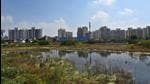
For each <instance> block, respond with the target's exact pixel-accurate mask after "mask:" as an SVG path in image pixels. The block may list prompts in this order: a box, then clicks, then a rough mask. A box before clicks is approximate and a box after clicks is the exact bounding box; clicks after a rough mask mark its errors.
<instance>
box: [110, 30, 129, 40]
mask: <svg viewBox="0 0 150 84" xmlns="http://www.w3.org/2000/svg"><path fill="white" fill-rule="evenodd" d="M125 35H126V34H125V30H121V29H120V28H117V29H116V30H111V40H112V41H115V42H123V41H124V40H125Z"/></svg>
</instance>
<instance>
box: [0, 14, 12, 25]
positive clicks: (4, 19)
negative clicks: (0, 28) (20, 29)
mask: <svg viewBox="0 0 150 84" xmlns="http://www.w3.org/2000/svg"><path fill="white" fill-rule="evenodd" d="M10 23H13V17H12V16H1V24H2V25H3V24H10Z"/></svg>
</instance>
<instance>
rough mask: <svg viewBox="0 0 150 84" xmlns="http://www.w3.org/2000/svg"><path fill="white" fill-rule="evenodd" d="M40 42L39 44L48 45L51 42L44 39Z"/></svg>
mask: <svg viewBox="0 0 150 84" xmlns="http://www.w3.org/2000/svg"><path fill="white" fill-rule="evenodd" d="M38 44H39V45H48V44H49V42H48V41H44V40H42V41H38Z"/></svg>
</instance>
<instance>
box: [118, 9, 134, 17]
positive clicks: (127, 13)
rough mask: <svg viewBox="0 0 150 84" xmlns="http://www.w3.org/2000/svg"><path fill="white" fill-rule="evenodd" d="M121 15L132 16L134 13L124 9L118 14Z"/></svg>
mask: <svg viewBox="0 0 150 84" xmlns="http://www.w3.org/2000/svg"><path fill="white" fill-rule="evenodd" d="M119 13H120V14H121V15H132V14H133V13H134V11H133V10H132V9H129V8H124V9H123V11H121V12H119Z"/></svg>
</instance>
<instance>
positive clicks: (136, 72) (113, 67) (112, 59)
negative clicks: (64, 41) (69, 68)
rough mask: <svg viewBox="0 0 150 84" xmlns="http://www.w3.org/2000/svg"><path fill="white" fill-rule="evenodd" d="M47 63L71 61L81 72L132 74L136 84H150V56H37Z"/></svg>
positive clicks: (53, 52)
mask: <svg viewBox="0 0 150 84" xmlns="http://www.w3.org/2000/svg"><path fill="white" fill-rule="evenodd" d="M36 57H37V58H38V59H41V60H42V61H46V60H48V59H49V58H62V59H67V60H69V61H71V62H72V63H73V64H74V65H75V67H76V68H77V69H78V70H79V71H80V72H93V73H94V72H95V73H97V72H99V73H108V74H110V73H113V72H118V71H120V72H121V71H125V72H128V73H131V75H132V77H133V79H134V80H135V82H136V84H150V54H141V53H131V52H107V51H95V52H94V51H70V50H69V51H63V50H50V51H47V52H41V53H40V54H38V55H36Z"/></svg>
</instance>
